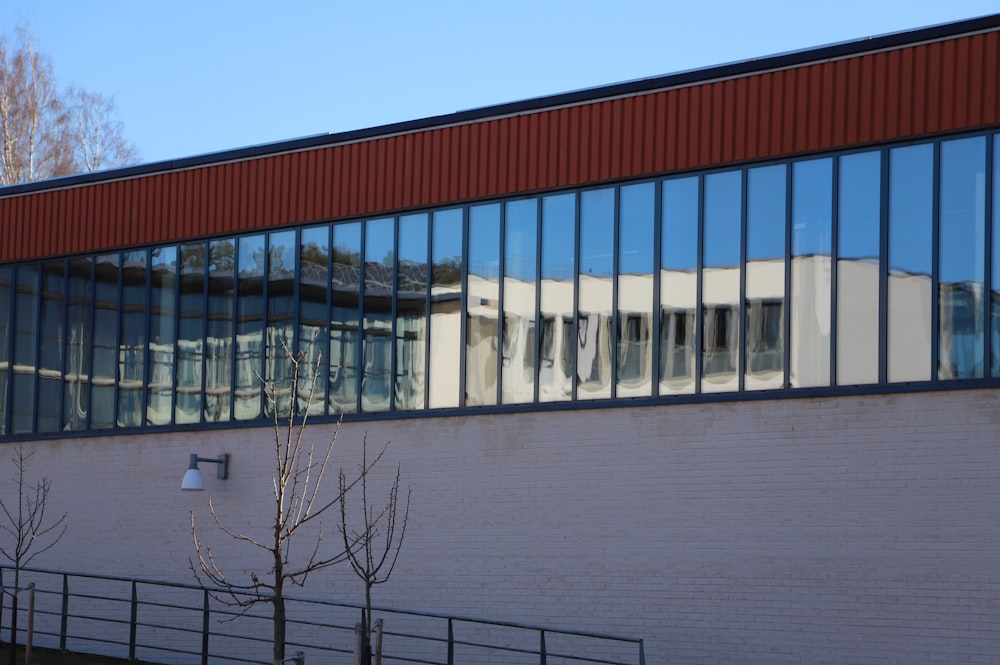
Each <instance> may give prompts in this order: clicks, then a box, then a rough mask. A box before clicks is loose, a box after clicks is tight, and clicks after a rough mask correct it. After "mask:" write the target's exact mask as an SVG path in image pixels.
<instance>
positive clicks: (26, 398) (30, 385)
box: [10, 265, 114, 434]
mask: <svg viewBox="0 0 1000 665" xmlns="http://www.w3.org/2000/svg"><path fill="white" fill-rule="evenodd" d="M38 272H39V271H38V266H36V265H22V266H18V267H17V281H16V286H15V296H14V352H13V357H14V364H13V370H14V375H13V379H14V382H13V386H12V391H13V393H14V394H13V398H14V399H13V407H12V408H11V421H10V431H11V432H12V433H14V434H19V433H25V432H31V431H33V430H34V423H35V381H36V377H37V374H38V371H37V362H36V357H37V353H38V351H37V341H38V339H37V338H38V295H39V293H38V291H39V286H38ZM112 371H114V368H113V366H112Z"/></svg>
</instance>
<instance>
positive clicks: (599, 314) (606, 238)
mask: <svg viewBox="0 0 1000 665" xmlns="http://www.w3.org/2000/svg"><path fill="white" fill-rule="evenodd" d="M614 247H615V189H614V187H607V188H604V189H594V190H589V191H586V192H582V193H581V194H580V268H579V271H580V302H579V310H578V312H577V335H576V339H577V349H576V374H577V393H576V396H577V399H601V398H608V397H611V349H612V346H611V344H612V341H611V340H612V337H611V335H612V331H611V318H612V317H611V307H612V281H611V280H612V276H613V272H614Z"/></svg>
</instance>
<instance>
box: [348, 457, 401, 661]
mask: <svg viewBox="0 0 1000 665" xmlns="http://www.w3.org/2000/svg"><path fill="white" fill-rule="evenodd" d="M383 450H384V449H383ZM367 462H368V441H367V439H366V440H365V441H364V444H363V445H362V456H361V464H360V465H359V467H358V471H359V478H360V480H361V488H360V489H361V511H360V512H361V522H360V524H358V525H357V527H356V528H355V527H352V526H350V525H349V524H348V518H347V513H348V510H347V490H348V488H349V483H348V479H347V476H346V475H345V474H344V470H343V469H341V471H340V495H341V497H342V498H341V501H340V533H341V536H342V537H343V539H344V552H346V553H347V558H348V560H349V561H350V562H351V569H352V570H354V574H355V575H357V576H358V577H359V578H361V581H362V582H364V585H365V620H364V625H363V626H362V633H363V634H364V635H365V636H366V642H367V643H366V644H365V645H364V646H365V647H366V649H365V653H364V656H363V658H364V660H363V662H365V663H370V662H371V644H370V641H369V638H368V636H369V635H370V631H371V627H372V588H373V587H374V586H375V585H377V584H384V583H385V582H388V581H389V577H390V576H391V575H392V571H393V569H394V568H395V567H396V560H397V559H398V558H399V552H400V550H401V549H402V548H403V538H404V537H405V536H406V523H407V521H408V520H409V517H410V497H411V495H412V490H411V489H410V488H407V490H406V505H405V506H404V508H403V519H402V522H400V520H399V499H400V497H399V478H400V467H399V465H397V466H396V479H395V480H394V481H393V483H392V487H391V488H390V489H389V497H388V499H387V500H386V502H385V505H383V506H382V507H380V508H376V507H375V506H373V505H371V504H370V503H369V502H368V476H369V473H368V471H367V470H368V469H370V467H368V466H367Z"/></svg>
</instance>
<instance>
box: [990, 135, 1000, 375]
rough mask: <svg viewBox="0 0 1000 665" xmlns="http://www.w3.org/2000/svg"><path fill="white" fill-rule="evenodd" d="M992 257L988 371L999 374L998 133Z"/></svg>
mask: <svg viewBox="0 0 1000 665" xmlns="http://www.w3.org/2000/svg"><path fill="white" fill-rule="evenodd" d="M992 207H993V227H992V228H993V236H992V237H993V257H992V272H991V275H992V282H993V284H992V286H991V287H990V319H991V323H990V349H991V351H990V355H991V356H992V357H991V359H990V373H991V375H992V376H1000V134H994V135H993V206H992Z"/></svg>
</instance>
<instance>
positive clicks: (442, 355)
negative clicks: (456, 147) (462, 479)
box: [429, 208, 462, 408]
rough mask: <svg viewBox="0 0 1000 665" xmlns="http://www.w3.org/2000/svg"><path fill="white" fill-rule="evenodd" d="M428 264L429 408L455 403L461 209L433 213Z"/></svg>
mask: <svg viewBox="0 0 1000 665" xmlns="http://www.w3.org/2000/svg"><path fill="white" fill-rule="evenodd" d="M433 224H434V229H433V231H432V247H431V252H432V260H433V265H432V266H431V344H430V363H429V365H430V369H429V380H430V404H429V406H430V407H431V408H441V407H449V406H458V399H459V396H460V394H461V393H460V388H459V379H460V365H459V362H458V357H457V354H456V353H455V350H456V349H458V348H460V345H461V343H462V210H461V208H458V209H455V210H441V211H438V212H435V213H434V220H433Z"/></svg>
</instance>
